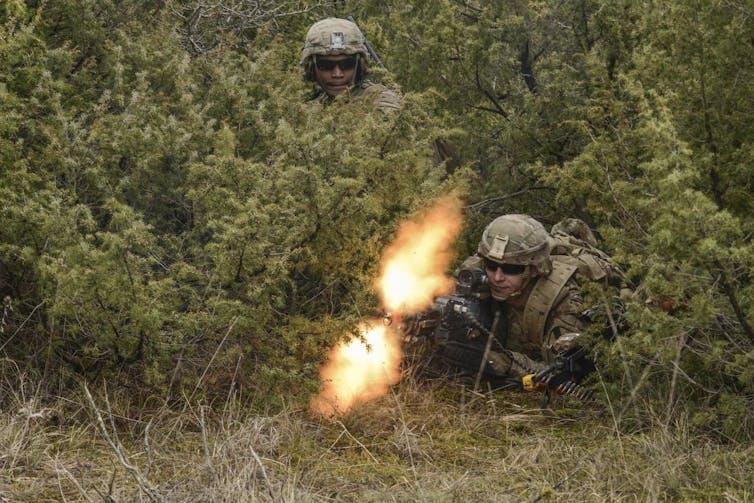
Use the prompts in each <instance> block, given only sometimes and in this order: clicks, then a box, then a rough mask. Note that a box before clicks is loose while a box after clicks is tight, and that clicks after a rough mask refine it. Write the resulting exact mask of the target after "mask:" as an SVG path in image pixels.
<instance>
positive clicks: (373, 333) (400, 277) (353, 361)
mask: <svg viewBox="0 0 754 503" xmlns="http://www.w3.org/2000/svg"><path fill="white" fill-rule="evenodd" d="M461 226H462V216H461V204H460V201H459V200H458V198H456V197H455V196H448V197H445V198H443V199H441V200H439V201H438V202H437V203H436V204H435V205H434V206H433V207H431V208H429V209H428V210H426V211H424V212H422V213H420V214H418V215H417V216H415V217H414V218H412V219H411V220H409V221H407V222H405V223H403V224H402V225H401V226H400V228H399V229H398V232H397V235H396V238H395V240H394V241H393V242H392V243H391V244H390V245H389V246H388V248H387V250H386V251H385V254H384V257H383V259H382V263H381V273H380V277H379V279H378V280H377V288H378V289H379V292H380V296H381V298H382V304H383V307H384V308H385V309H387V310H388V311H390V312H396V313H398V314H413V313H417V312H419V311H421V310H422V309H425V308H427V307H429V306H430V305H431V304H432V302H433V301H434V298H435V297H436V296H438V295H444V294H446V293H449V292H450V291H451V290H452V288H453V281H452V280H451V279H450V278H448V277H447V276H446V274H445V271H446V270H447V269H448V266H449V265H450V262H451V260H452V259H453V255H452V253H451V252H450V245H451V243H452V242H453V240H454V239H455V238H456V237H457V235H458V233H459V232H460V230H461ZM360 330H361V333H362V336H363V339H364V340H365V341H366V344H365V343H364V341H362V340H361V339H360V338H354V339H352V340H351V341H349V342H347V343H341V344H339V345H337V346H336V347H335V348H333V350H332V351H331V353H330V358H329V362H328V363H327V365H326V366H325V367H323V368H322V370H321V371H320V377H321V378H322V381H323V383H324V389H323V390H322V392H321V393H320V394H319V395H318V396H317V397H315V398H314V399H313V400H312V401H311V403H310V409H311V410H312V412H315V413H318V414H321V415H323V416H327V417H332V416H337V415H342V414H345V413H347V412H348V411H349V410H351V409H352V408H353V407H354V406H356V405H358V404H360V403H364V402H367V401H369V400H373V399H375V398H379V397H381V396H383V395H385V394H386V393H387V392H388V390H389V388H390V386H391V385H393V384H395V383H397V382H398V381H399V380H400V363H401V360H402V358H403V354H402V351H401V347H400V342H399V337H398V335H397V334H396V333H394V332H393V331H392V330H391V329H390V328H389V327H385V326H383V325H382V324H381V323H379V322H377V323H374V324H373V325H372V326H367V327H360Z"/></svg>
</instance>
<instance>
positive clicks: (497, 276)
mask: <svg viewBox="0 0 754 503" xmlns="http://www.w3.org/2000/svg"><path fill="white" fill-rule="evenodd" d="M484 270H485V272H486V273H487V281H488V284H489V285H490V294H491V295H492V298H493V299H495V300H497V301H501V302H502V301H505V300H507V299H508V298H510V296H511V295H513V294H515V293H517V292H519V291H520V290H521V289H522V288H523V287H524V284H525V282H526V278H527V277H528V274H526V272H527V267H526V266H524V265H518V264H497V263H495V262H492V261H486V263H485V267H484Z"/></svg>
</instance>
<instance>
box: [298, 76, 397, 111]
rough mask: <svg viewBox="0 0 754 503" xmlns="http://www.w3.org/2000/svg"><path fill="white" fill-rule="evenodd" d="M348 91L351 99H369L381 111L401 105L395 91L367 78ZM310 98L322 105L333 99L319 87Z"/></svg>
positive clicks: (390, 109) (392, 109)
mask: <svg viewBox="0 0 754 503" xmlns="http://www.w3.org/2000/svg"><path fill="white" fill-rule="evenodd" d="M348 93H349V98H351V99H367V100H371V101H372V103H374V105H375V106H376V107H377V108H378V109H379V110H381V111H383V112H392V111H395V110H397V109H398V108H399V107H400V106H401V98H400V95H399V94H398V93H397V92H395V91H393V90H391V89H388V88H387V87H385V86H383V85H382V84H376V83H374V82H372V81H369V80H364V81H362V82H361V83H359V84H357V85H355V86H353V87H352V88H351V89H350V90H349V91H348ZM338 98H340V96H338ZM312 99H313V100H314V101H316V102H318V103H321V104H322V105H329V104H330V103H332V102H333V100H335V97H333V96H330V95H329V94H327V93H326V92H324V91H322V90H321V89H319V90H318V92H317V93H316V94H315V95H314V97H313V98H312Z"/></svg>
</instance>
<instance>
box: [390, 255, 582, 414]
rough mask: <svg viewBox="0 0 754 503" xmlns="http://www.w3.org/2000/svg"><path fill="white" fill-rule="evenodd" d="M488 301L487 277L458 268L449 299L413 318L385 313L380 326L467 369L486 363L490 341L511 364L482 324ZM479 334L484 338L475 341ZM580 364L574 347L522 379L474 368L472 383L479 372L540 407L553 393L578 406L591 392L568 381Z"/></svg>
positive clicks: (437, 300)
mask: <svg viewBox="0 0 754 503" xmlns="http://www.w3.org/2000/svg"><path fill="white" fill-rule="evenodd" d="M488 298H489V289H488V288H487V275H486V273H485V272H484V271H483V270H482V269H476V268H469V269H462V270H461V271H459V273H458V277H457V285H456V292H455V293H454V294H452V295H448V296H442V297H437V298H435V301H434V303H433V304H432V306H431V307H430V308H429V309H427V310H425V311H423V312H420V313H418V314H416V315H412V316H408V317H405V318H401V317H400V316H399V315H392V314H389V313H388V314H385V318H384V319H385V324H387V325H389V324H392V323H393V322H395V321H397V322H399V323H400V325H399V327H398V328H399V332H401V334H402V335H403V338H404V341H405V342H406V343H416V342H427V341H428V342H429V343H430V344H431V345H432V346H433V349H434V350H435V351H436V352H437V353H440V354H441V355H442V356H443V357H444V358H446V359H450V360H451V361H452V360H455V363H459V361H460V360H463V363H465V364H466V365H465V366H468V367H473V366H475V365H476V366H479V364H480V363H483V362H485V361H486V355H487V352H488V351H489V346H490V343H491V342H495V344H496V348H495V350H496V351H499V352H502V353H505V354H507V355H508V356H510V357H511V358H512V359H513V360H514V361H516V356H515V355H516V354H515V353H513V352H512V351H510V350H508V349H507V348H506V347H505V340H500V339H498V338H497V337H496V336H495V335H494V334H493V333H492V331H490V330H489V329H488V328H487V327H486V326H485V324H484V323H483V320H484V316H483V314H484V313H483V311H485V306H484V302H485V301H486V300H487V299H488ZM486 321H490V320H486ZM480 335H484V336H486V337H479V336H480ZM472 339H474V340H476V341H479V342H482V341H484V340H485V339H486V340H487V347H484V345H483V344H482V345H476V346H473V345H471V344H469V341H470V340H472ZM451 350H452V352H451ZM449 356H450V358H448V357H449ZM454 357H455V358H454ZM585 362H588V360H587V359H586V350H585V349H584V348H582V347H577V348H575V349H573V350H572V351H569V352H568V353H566V354H564V355H563V356H560V357H558V358H557V359H556V360H555V362H554V363H553V364H552V365H550V366H549V367H547V368H546V369H544V370H539V371H538V370H534V369H532V370H531V371H530V372H529V373H528V374H527V375H525V376H524V377H523V378H522V379H521V380H518V379H511V378H510V377H509V376H504V375H497V374H496V373H495V372H494V371H493V370H492V369H489V368H486V369H485V365H484V364H482V365H481V366H479V373H478V374H477V382H478V380H479V377H480V376H481V373H482V371H483V370H484V372H485V374H486V375H488V376H490V377H492V378H502V379H503V381H502V382H503V383H504V385H505V387H513V388H517V389H520V390H523V391H543V392H544V393H545V398H544V401H543V404H542V407H543V408H544V407H546V406H547V404H548V403H549V401H550V399H551V397H552V395H553V394H555V395H569V396H573V397H575V398H577V399H579V400H581V401H582V402H588V401H590V400H592V398H593V396H594V395H593V393H592V392H591V391H590V390H587V389H585V388H583V387H582V386H580V385H578V384H577V383H575V382H574V381H573V378H574V376H576V375H578V374H579V373H581V371H583V370H585V369H584V366H585ZM520 366H523V365H520Z"/></svg>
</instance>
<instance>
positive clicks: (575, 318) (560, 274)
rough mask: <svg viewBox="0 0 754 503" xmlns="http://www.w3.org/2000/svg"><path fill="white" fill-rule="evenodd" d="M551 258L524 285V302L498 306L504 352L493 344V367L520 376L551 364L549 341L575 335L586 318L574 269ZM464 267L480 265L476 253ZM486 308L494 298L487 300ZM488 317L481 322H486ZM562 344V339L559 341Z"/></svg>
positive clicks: (555, 258)
mask: <svg viewBox="0 0 754 503" xmlns="http://www.w3.org/2000/svg"><path fill="white" fill-rule="evenodd" d="M551 258H552V259H553V271H552V272H551V273H550V274H549V275H547V276H542V277H539V278H538V279H536V280H535V281H534V282H533V283H532V284H531V285H530V286H529V287H527V292H526V293H527V294H528V297H527V301H526V304H525V305H524V306H523V307H514V306H511V305H508V304H504V305H503V306H502V312H501V314H502V318H501V320H500V323H499V325H498V330H497V334H496V336H497V338H498V340H499V341H500V342H501V344H502V345H504V346H505V349H506V350H508V351H507V352H501V351H499V349H500V347H499V346H498V348H497V350H496V348H495V346H493V354H492V355H491V364H492V365H493V367H495V368H496V370H498V371H501V372H505V373H509V374H510V375H513V376H519V377H520V376H522V375H524V374H527V373H528V372H529V371H532V370H541V369H543V368H546V367H547V366H548V365H550V364H552V363H553V362H554V360H555V357H556V356H557V352H556V351H555V350H554V349H553V344H556V341H558V339H560V338H561V337H563V336H566V334H579V333H581V332H583V331H584V330H585V329H586V326H587V324H588V321H587V320H586V319H585V318H584V316H583V315H582V312H583V310H584V307H583V299H582V297H581V294H580V291H579V285H578V282H577V281H576V279H575V277H574V276H575V272H576V270H577V268H576V267H575V266H571V265H569V264H567V263H564V262H561V261H560V260H559V259H558V257H551ZM461 267H462V268H464V267H476V268H484V264H483V262H482V259H481V258H480V257H477V256H472V257H469V258H467V259H466V260H465V261H464V263H463V265H462V266H461ZM488 302H489V309H490V311H491V310H492V309H493V308H494V307H495V301H493V300H492V299H489V301H488ZM490 320H491V315H490V317H489V318H488V319H487V320H485V321H486V323H485V322H484V321H483V323H484V324H487V325H489V322H490ZM561 343H562V341H561Z"/></svg>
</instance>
